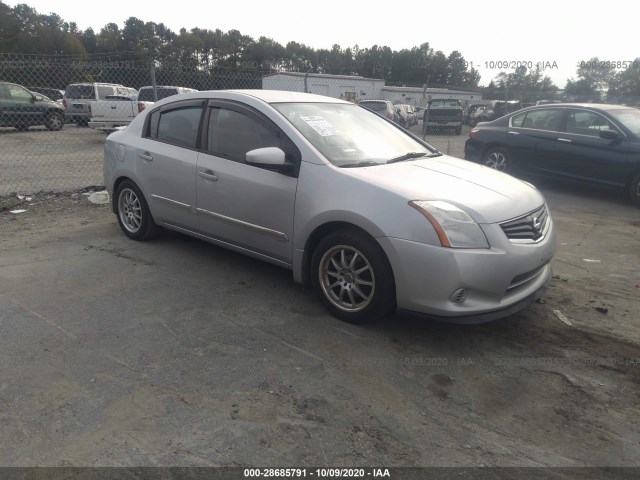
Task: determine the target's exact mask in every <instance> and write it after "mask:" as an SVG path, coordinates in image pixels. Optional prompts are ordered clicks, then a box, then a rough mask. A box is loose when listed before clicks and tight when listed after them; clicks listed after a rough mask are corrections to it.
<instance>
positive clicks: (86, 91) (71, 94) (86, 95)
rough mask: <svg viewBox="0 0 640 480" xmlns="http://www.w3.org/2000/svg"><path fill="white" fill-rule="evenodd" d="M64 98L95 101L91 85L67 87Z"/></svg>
mask: <svg viewBox="0 0 640 480" xmlns="http://www.w3.org/2000/svg"><path fill="white" fill-rule="evenodd" d="M64 94H65V96H66V97H67V98H71V99H73V100H77V99H90V100H95V98H96V94H95V91H94V88H93V85H69V86H68V87H67V89H66V90H65V93H64Z"/></svg>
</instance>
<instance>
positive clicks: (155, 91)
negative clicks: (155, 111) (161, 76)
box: [149, 55, 158, 102]
mask: <svg viewBox="0 0 640 480" xmlns="http://www.w3.org/2000/svg"><path fill="white" fill-rule="evenodd" d="M149 66H150V72H149V73H150V75H151V86H152V87H153V101H154V102H157V101H158V86H157V85H156V62H155V60H154V59H153V55H151V60H150V62H149Z"/></svg>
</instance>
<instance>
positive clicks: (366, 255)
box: [311, 230, 395, 323]
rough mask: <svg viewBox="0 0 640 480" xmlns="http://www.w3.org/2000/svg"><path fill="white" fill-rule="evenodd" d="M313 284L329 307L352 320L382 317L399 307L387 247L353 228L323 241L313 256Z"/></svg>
mask: <svg viewBox="0 0 640 480" xmlns="http://www.w3.org/2000/svg"><path fill="white" fill-rule="evenodd" d="M311 272H312V274H311V275H312V284H313V287H314V290H315V291H316V294H317V295H318V297H319V298H320V301H321V302H322V303H323V305H324V306H325V308H326V309H327V310H329V312H331V314H333V315H334V316H335V317H337V318H339V319H341V320H344V321H346V322H350V323H367V322H373V321H375V320H378V319H380V318H382V317H384V316H385V315H387V314H389V313H390V312H391V311H392V310H393V309H394V308H395V282H394V280H393V272H392V270H391V266H390V265H389V261H388V260H387V257H386V256H385V254H384V251H383V250H382V248H381V247H380V245H378V243H377V242H376V241H375V240H374V239H373V238H371V237H369V236H367V235H365V234H363V233H359V232H357V231H352V230H341V231H338V232H334V233H332V234H330V235H328V236H327V237H325V238H324V239H322V240H321V241H320V243H319V244H318V246H317V247H316V249H315V251H314V252H313V257H312V259H311Z"/></svg>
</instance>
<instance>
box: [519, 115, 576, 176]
mask: <svg viewBox="0 0 640 480" xmlns="http://www.w3.org/2000/svg"><path fill="white" fill-rule="evenodd" d="M565 113H566V112H565V110H562V109H557V108H544V109H535V110H528V111H526V112H522V113H519V114H516V115H514V116H513V117H512V119H511V125H512V126H515V125H516V124H519V125H520V128H512V129H510V131H509V134H510V135H513V136H514V137H516V138H517V139H518V140H519V143H520V146H521V155H522V162H520V167H521V170H523V171H526V172H531V173H541V172H546V171H548V170H551V171H553V170H554V168H555V164H556V163H557V148H556V144H557V137H558V132H559V131H560V129H561V128H562V125H563V122H564V118H565ZM516 120H517V121H516Z"/></svg>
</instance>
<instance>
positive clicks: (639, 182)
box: [629, 172, 640, 208]
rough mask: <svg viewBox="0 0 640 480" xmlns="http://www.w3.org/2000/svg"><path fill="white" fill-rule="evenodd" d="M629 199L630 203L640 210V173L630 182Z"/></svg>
mask: <svg viewBox="0 0 640 480" xmlns="http://www.w3.org/2000/svg"><path fill="white" fill-rule="evenodd" d="M629 198H630V199H631V203H633V204H634V205H635V206H636V207H638V208H640V172H639V173H638V174H637V175H636V176H635V177H633V180H631V185H630V186H629Z"/></svg>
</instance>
